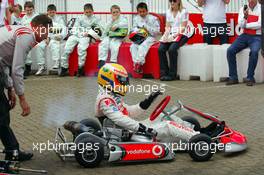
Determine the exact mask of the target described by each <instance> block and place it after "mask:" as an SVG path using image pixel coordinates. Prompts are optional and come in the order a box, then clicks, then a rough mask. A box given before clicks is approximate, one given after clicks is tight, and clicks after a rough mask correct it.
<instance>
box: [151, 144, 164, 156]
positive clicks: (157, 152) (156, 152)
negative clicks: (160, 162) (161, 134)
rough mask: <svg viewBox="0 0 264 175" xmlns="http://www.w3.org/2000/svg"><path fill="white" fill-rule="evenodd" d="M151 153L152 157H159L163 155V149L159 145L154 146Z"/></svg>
mask: <svg viewBox="0 0 264 175" xmlns="http://www.w3.org/2000/svg"><path fill="white" fill-rule="evenodd" d="M152 153H153V155H155V156H161V154H162V153H163V148H162V146H160V145H155V146H153V148H152Z"/></svg>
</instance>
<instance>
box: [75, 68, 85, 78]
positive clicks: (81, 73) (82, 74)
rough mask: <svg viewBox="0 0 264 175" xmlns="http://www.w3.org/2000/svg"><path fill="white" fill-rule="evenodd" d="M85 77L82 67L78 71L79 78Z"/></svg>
mask: <svg viewBox="0 0 264 175" xmlns="http://www.w3.org/2000/svg"><path fill="white" fill-rule="evenodd" d="M84 75H85V73H84V66H82V67H80V68H79V69H78V72H77V75H76V76H77V77H82V76H84Z"/></svg>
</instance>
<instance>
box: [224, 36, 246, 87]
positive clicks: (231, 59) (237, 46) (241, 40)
mask: <svg viewBox="0 0 264 175" xmlns="http://www.w3.org/2000/svg"><path fill="white" fill-rule="evenodd" d="M247 39H248V37H247V35H245V34H242V35H240V36H238V38H237V39H236V40H235V41H234V43H233V44H232V45H231V46H230V47H229V48H228V49H227V62H228V67H229V82H227V85H231V84H237V83H238V77H237V63H236V54H237V53H238V52H240V51H241V50H243V49H245V48H247V46H248V44H247Z"/></svg>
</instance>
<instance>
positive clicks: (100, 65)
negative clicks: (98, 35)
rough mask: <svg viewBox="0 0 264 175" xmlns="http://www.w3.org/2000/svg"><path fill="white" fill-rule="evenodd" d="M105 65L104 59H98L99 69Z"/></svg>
mask: <svg viewBox="0 0 264 175" xmlns="http://www.w3.org/2000/svg"><path fill="white" fill-rule="evenodd" d="M104 65H105V61H103V60H99V64H98V68H99V69H101V67H103V66H104Z"/></svg>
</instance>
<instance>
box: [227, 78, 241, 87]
mask: <svg viewBox="0 0 264 175" xmlns="http://www.w3.org/2000/svg"><path fill="white" fill-rule="evenodd" d="M238 83H239V82H238V80H231V79H229V80H228V81H227V82H226V85H227V86H230V85H235V84H238Z"/></svg>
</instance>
